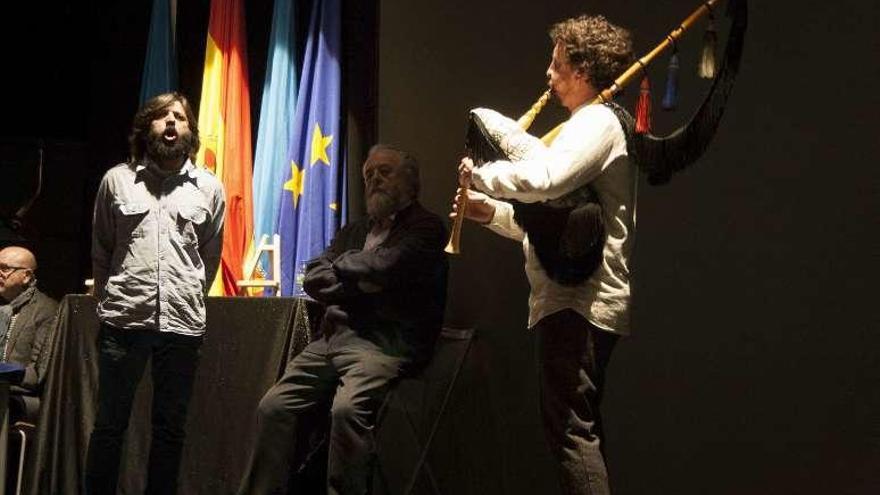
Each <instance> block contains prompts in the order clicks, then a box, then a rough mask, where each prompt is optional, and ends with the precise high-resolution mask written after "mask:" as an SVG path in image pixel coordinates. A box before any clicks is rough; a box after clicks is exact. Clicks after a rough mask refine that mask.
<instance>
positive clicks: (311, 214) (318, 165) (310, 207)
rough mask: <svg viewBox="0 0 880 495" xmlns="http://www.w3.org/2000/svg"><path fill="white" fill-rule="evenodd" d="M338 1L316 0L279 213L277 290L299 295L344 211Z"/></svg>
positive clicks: (339, 9)
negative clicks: (304, 277) (309, 268)
mask: <svg viewBox="0 0 880 495" xmlns="http://www.w3.org/2000/svg"><path fill="white" fill-rule="evenodd" d="M340 13H341V8H340V0H315V1H314V4H313V5H312V15H311V20H310V21H309V34H308V38H307V41H306V52H305V57H304V60H303V71H302V76H301V78H300V86H299V94H298V96H297V105H296V113H295V115H294V119H293V121H294V122H293V136H292V138H291V141H290V151H289V153H288V161H289V172H288V173H287V174H286V175H285V181H284V185H283V186H282V187H283V190H282V194H281V200H280V206H279V212H278V231H279V233H280V234H281V293H282V294H283V295H285V296H291V295H292V296H299V295H303V292H302V275H303V269H304V267H305V263H306V262H307V261H308V260H310V259H312V258H314V257H315V256H317V255H319V254H321V252H322V251H323V250H324V249H325V248H326V247H327V245H328V244H329V243H330V240H331V239H332V238H333V235H334V234H335V233H336V230H337V229H338V228H339V225H340V223H341V220H342V215H341V214H340V213H341V212H342V211H343V210H344V208H345V207H344V205H343V204H342V203H343V202H344V201H345V197H344V196H343V193H344V188H343V184H342V183H343V181H344V180H345V165H344V163H343V159H342V156H343V154H342V146H341V145H342V143H343V141H344V138H343V136H341V135H340V133H339V132H340V122H341V115H340V101H341V96H342V91H341V78H340V67H339V61H340V58H341V46H340V45H341V41H340V24H341V22H340Z"/></svg>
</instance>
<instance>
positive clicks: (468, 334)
mask: <svg viewBox="0 0 880 495" xmlns="http://www.w3.org/2000/svg"><path fill="white" fill-rule="evenodd" d="M473 336H474V329H472V328H467V329H455V328H443V330H442V331H441V333H440V336H439V338H438V340H437V345H436V348H435V350H434V356H433V357H432V359H431V362H430V363H428V365H427V366H426V367H425V369H424V370H422V372H421V373H419V374H418V375H415V376H412V377H407V378H403V379H401V380H400V381H398V382H397V383H396V384H395V385H394V386H393V387H392V389H391V390H390V391H389V392H388V394H387V395H386V396H385V399H384V401H383V402H382V405H381V406H380V408H379V411H378V413H377V418H376V444H377V456H376V457H377V458H376V466H375V469H374V473H373V474H374V476H373V492H372V493H373V494H375V495H380V494H386V495H398V494H404V495H410V494H411V493H413V491H414V489H415V488H416V486H417V482H418V481H419V479H420V477H419V476H420V474H421V473H424V475H425V477H427V480H428V481H427V483H428V484H429V485H430V487H431V490H432V493H434V494H435V495H439V494H440V493H441V491H440V487H439V484H438V482H437V480H436V478H435V476H434V474H433V472H432V470H431V466H430V464H429V463H428V453H429V452H430V450H431V443H432V441H433V439H434V435H435V434H436V432H437V429H438V427H439V426H440V424H441V421H442V419H443V417H444V413H445V412H446V410H447V407H448V406H449V403H450V400H451V397H452V392H453V391H454V389H455V384H456V381H457V380H458V378H459V374H460V372H461V370H462V367H463V365H464V363H465V360H466V358H467V354H468V351H469V350H470V348H471V341H472V339H473ZM309 421H313V422H315V423H316V424H315V425H314V426H315V427H316V428H317V430H320V432H319V433H316V434H314V435H313V436H312V438H309V439H305V440H304V441H305V443H306V445H307V446H306V450H307V452H308V453H307V454H306V455H305V456H304V460H303V461H302V462H300V463H299V464H298V465H299V468H298V469H297V475H296V477H295V481H294V483H295V484H296V486H297V487H298V488H299V489H300V490H303V491H308V492H309V493H324V492H323V487H324V483H325V478H326V471H325V468H326V462H327V428H329V417H327V416H324V417H319V416H315V417H314V418H311V417H310V418H309ZM322 421H323V422H322ZM389 443H390V444H392V445H393V446H394V448H393V449H392V448H384V449H383V445H388V444H389ZM391 466H394V468H393V469H391ZM400 466H405V467H403V468H400ZM401 472H403V473H405V477H403V478H401V475H400V473H401Z"/></svg>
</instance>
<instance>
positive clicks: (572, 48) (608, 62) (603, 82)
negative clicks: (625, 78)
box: [549, 15, 633, 91]
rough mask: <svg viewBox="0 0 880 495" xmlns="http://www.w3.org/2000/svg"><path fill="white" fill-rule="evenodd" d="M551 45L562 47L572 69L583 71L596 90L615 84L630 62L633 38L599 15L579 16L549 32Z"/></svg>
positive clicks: (559, 23)
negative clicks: (615, 80)
mask: <svg viewBox="0 0 880 495" xmlns="http://www.w3.org/2000/svg"><path fill="white" fill-rule="evenodd" d="M549 34H550V39H551V40H553V44H554V45H555V44H557V43H559V44H561V45H562V48H563V50H564V51H565V54H566V56H567V57H568V62H569V64H571V66H572V68H573V69H575V70H578V71H582V72H583V73H584V74H586V75H587V77H588V78H589V80H590V84H592V86H593V87H594V88H596V90H598V91H601V90H603V89H605V88H607V87H609V86H611V84H612V83H613V82H614V79H615V78H617V77H618V76H619V75H620V74H622V73H623V71H625V70H626V69H627V67H629V66H630V64H632V62H633V53H632V37H631V35H630V33H629V31H628V30H626V29H623V28H622V27H619V26H616V25H614V24H611V23H610V22H608V20H607V19H605V17H603V16H601V15H596V16H588V15H582V16H579V17H573V18H571V19H566V20H564V21H562V22H558V23H556V24H554V25H553V27H551V28H550V33H549Z"/></svg>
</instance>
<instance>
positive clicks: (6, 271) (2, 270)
mask: <svg viewBox="0 0 880 495" xmlns="http://www.w3.org/2000/svg"><path fill="white" fill-rule="evenodd" d="M18 270H30V268H28V267H26V266H11V265H4V264H2V263H0V275H3V277H8V276H10V275H12V274H13V273H15V272H16V271H18Z"/></svg>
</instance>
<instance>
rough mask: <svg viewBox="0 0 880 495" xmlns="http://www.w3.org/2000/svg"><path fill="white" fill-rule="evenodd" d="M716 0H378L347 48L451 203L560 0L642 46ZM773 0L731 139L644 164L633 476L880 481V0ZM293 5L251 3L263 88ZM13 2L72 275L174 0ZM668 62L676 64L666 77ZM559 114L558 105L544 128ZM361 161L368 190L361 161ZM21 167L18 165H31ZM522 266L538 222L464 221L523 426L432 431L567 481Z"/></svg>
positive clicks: (623, 485)
mask: <svg viewBox="0 0 880 495" xmlns="http://www.w3.org/2000/svg"><path fill="white" fill-rule="evenodd" d="M178 3H179V5H180V12H179V17H178V22H179V23H180V24H179V25H180V26H181V27H180V30H179V32H178V41H179V42H180V43H182V44H183V45H184V47H183V48H182V53H181V60H180V66H181V84H182V87H183V89H184V91H186V92H187V93H189V94H190V95H191V96H192V97H193V100H197V94H198V92H199V89H200V81H201V70H202V57H203V56H204V42H205V28H206V26H207V22H208V21H207V9H208V5H209V2H208V0H193V1H190V0H187V1H179V2H178ZM695 3H696V2H690V1H687V0H664V1H662V2H661V1H653V2H645V1H635V0H617V1H614V2H612V1H609V0H592V1H574V0H558V1H554V2H532V1H526V0H507V1H500V0H492V1H483V2H465V1H462V0H445V1H440V0H432V1H421V2H404V1H401V0H384V1H381V2H378V4H379V5H378V7H379V10H380V15H379V19H378V26H379V28H378V30H379V32H378V36H379V44H378V52H376V51H375V43H374V42H372V41H371V39H370V35H369V32H366V33H364V32H361V33H360V34H359V35H358V36H357V37H356V38H355V39H356V40H357V41H356V42H354V43H351V44H350V45H349V46H351V47H352V51H350V52H348V53H347V54H346V55H347V57H349V63H350V64H352V65H353V66H354V67H358V68H359V69H358V70H362V71H365V72H369V71H367V70H366V68H368V67H371V66H376V67H378V86H377V87H376V86H373V84H374V82H372V81H370V77H369V75H366V76H365V77H364V80H363V81H362V83H361V84H357V83H350V84H351V86H350V87H351V88H358V87H359V88H360V89H361V91H362V97H361V98H360V99H359V100H358V102H357V103H352V106H351V108H352V112H353V113H354V114H355V115H354V116H350V117H349V125H350V128H358V129H363V130H364V135H363V136H361V138H359V140H358V141H357V142H358V143H359V144H358V146H359V147H361V148H363V147H364V146H367V145H369V144H370V142H371V141H373V136H374V134H372V133H373V132H374V131H375V130H373V131H371V130H370V125H369V124H370V121H371V118H372V117H370V115H371V113H372V114H373V115H375V112H377V111H378V138H379V139H381V140H382V141H386V142H391V143H396V144H398V145H400V146H402V147H404V148H407V149H410V150H412V151H414V152H416V153H417V155H418V156H419V157H420V158H421V161H422V164H423V182H424V187H423V194H422V199H423V202H424V203H425V204H426V205H428V206H429V207H430V208H432V209H434V210H435V211H438V212H441V211H446V210H448V203H449V200H450V198H451V196H452V193H453V189H454V187H455V186H454V184H455V174H454V167H455V164H456V163H457V162H458V159H459V156H460V153H461V150H462V142H463V136H464V128H465V115H466V111H467V109H469V108H471V107H474V106H488V107H491V108H495V109H497V110H499V111H502V112H504V113H506V114H509V115H512V116H516V115H518V114H519V113H521V112H522V111H523V110H525V109H526V108H527V107H528V106H529V105H530V104H531V103H532V102H533V101H534V99H535V98H536V97H537V96H538V95H539V94H540V92H541V91H542V89H543V85H544V76H543V73H544V69H545V68H546V65H547V63H548V61H549V54H550V43H549V41H548V40H547V37H546V34H545V32H546V28H547V26H548V25H549V24H550V23H552V22H554V21H557V20H559V19H561V18H564V17H567V16H569V15H573V14H576V13H580V12H582V11H585V10H588V11H590V12H594V13H604V14H606V15H607V16H608V17H610V18H611V19H612V20H614V21H616V22H618V23H621V24H624V25H627V26H629V27H631V28H632V29H633V30H634V32H635V35H636V42H637V46H638V47H639V49H640V50H644V49H646V48H647V47H648V46H650V45H651V44H653V43H655V42H657V41H659V40H660V39H661V38H662V37H663V36H664V35H665V34H666V33H667V32H668V31H669V29H670V28H671V26H673V25H675V23H677V22H679V21H680V20H681V18H682V17H683V16H684V15H685V14H686V13H688V12H690V11H691V10H692V9H693V8H694V7H695ZM750 3H751V16H750V17H751V19H750V27H749V34H748V37H747V39H746V53H745V55H744V62H743V69H742V71H741V74H740V77H739V81H738V83H737V86H736V87H735V88H734V93H733V97H732V99H731V102H730V107H729V109H728V112H727V114H726V115H725V118H724V120H723V121H722V125H721V128H720V130H719V133H718V135H717V136H716V139H715V141H714V142H713V144H712V146H711V147H710V149H709V150H708V152H707V153H706V155H705V156H704V157H703V158H702V159H701V160H700V161H699V162H698V163H697V164H696V165H695V167H694V168H693V169H692V170H689V171H687V172H685V173H684V174H682V175H680V176H678V177H676V178H674V179H673V182H672V183H671V184H670V185H668V186H665V187H662V188H654V187H649V186H647V185H646V184H642V185H641V186H640V192H639V219H638V240H637V243H636V253H635V259H634V274H635V282H634V293H635V295H636V303H635V308H634V318H635V321H634V323H635V324H634V335H633V337H632V338H631V339H627V340H625V341H623V342H622V343H621V344H620V345H619V346H618V348H617V350H616V351H615V356H614V358H613V359H612V362H611V366H610V369H609V377H608V392H607V395H606V401H605V405H604V412H605V415H606V418H607V427H606V428H607V434H608V439H609V442H608V456H609V460H610V469H611V476H612V480H613V483H614V485H615V489H616V491H615V493H617V494H618V495H620V494H623V495H642V494H645V493H663V494H666V493H675V494H685V495H687V494H706V493H711V494H720V495H740V494H746V493H747V494H774V495H775V494H786V493H792V494H794V493H797V494H808V495H809V494H819V493H823V494H824V493H835V494H864V493H874V492H876V491H878V485H880V475H878V474H877V473H876V471H877V469H876V466H878V465H880V426H878V425H880V421H878V420H877V418H878V414H880V398H878V393H880V392H878V391H880V383H878V377H880V359H878V357H877V349H880V338H878V335H877V332H876V329H877V327H878V324H877V323H878V318H877V316H876V315H877V312H876V310H875V309H874V307H873V302H874V299H875V295H874V294H875V293H874V289H873V287H874V285H875V284H874V283H873V282H874V278H875V275H876V274H877V272H878V270H877V269H878V262H877V261H878V256H877V253H878V252H880V250H878V243H877V238H878V237H877V234H876V233H875V224H876V218H877V208H876V205H877V202H876V197H877V180H876V176H877V173H876V171H875V163H876V161H877V159H876V156H877V152H878V149H877V139H876V135H877V130H878V126H877V124H876V119H877V114H878V110H880V108H878V107H880V105H878V96H877V90H876V88H877V87H880V84H878V83H880V77H878V68H877V64H876V62H875V59H876V53H877V52H878V48H880V47H878V41H877V36H876V30H877V26H878V25H880V22H878V20H880V19H878V17H880V15H878V14H880V7H878V6H877V4H876V3H872V2H861V1H856V0H840V1H838V2H819V3H817V2H814V3H810V4H805V3H804V2H795V1H794V0H778V1H775V2H767V1H754V0H753V1H752V2H750ZM345 4H346V5H347V6H348V10H347V11H348V12H349V13H350V17H349V19H348V21H347V22H348V24H347V26H348V27H354V28H359V29H363V26H364V25H372V24H373V23H372V22H370V20H369V19H370V16H371V15H375V12H374V10H373V9H371V8H370V7H369V6H372V5H374V3H373V2H355V1H354V0H352V1H347V2H345ZM271 5H272V2H271V0H253V1H248V2H247V9H248V30H249V40H248V42H249V52H250V53H249V64H250V73H251V85H252V88H254V93H252V96H253V101H252V108H253V109H254V112H258V111H259V99H258V96H257V93H258V91H259V89H258V88H260V87H261V86H262V78H263V71H264V70H265V68H264V67H263V65H264V64H265V50H266V44H267V40H268V35H269V25H270V20H269V17H270V15H271ZM353 6H354V7H353ZM355 7H356V8H355ZM4 9H6V10H4V15H2V16H0V53H2V55H3V61H4V68H5V71H4V75H3V77H2V78H0V88H2V89H3V94H4V96H5V98H4V102H3V110H4V112H3V113H4V118H3V119H0V137H4V138H10V139H31V138H43V139H46V140H47V143H48V145H47V149H48V152H47V159H48V160H49V161H47V165H46V166H47V170H50V171H52V173H51V174H50V175H49V176H48V177H47V184H46V186H45V187H46V188H47V189H45V190H44V194H43V196H41V198H40V200H38V203H37V204H35V206H34V208H33V209H32V214H33V215H34V217H33V218H32V219H31V220H32V221H31V222H30V224H29V228H30V230H29V231H28V232H29V233H30V234H31V235H33V236H34V237H35V241H34V242H35V243H36V244H35V245H36V249H37V250H38V255H39V256H40V259H41V262H42V263H43V266H44V267H45V268H48V270H46V271H44V272H43V273H42V274H41V275H40V278H41V281H42V282H43V283H44V284H46V285H47V286H48V287H47V288H48V289H49V291H50V293H52V294H53V295H55V296H61V295H62V294H63V293H65V292H71V291H75V290H77V289H78V288H80V284H81V282H82V279H83V278H84V277H85V276H86V275H87V274H88V261H87V260H88V249H89V245H88V239H89V237H88V234H89V230H90V225H89V217H90V211H91V208H92V198H93V196H94V191H95V189H96V187H97V180H98V179H99V178H100V175H101V174H102V173H103V171H104V170H106V169H107V168H109V167H110V166H111V165H112V164H113V163H115V162H117V161H119V160H121V159H123V158H124V157H125V151H126V144H125V135H126V132H127V129H128V127H129V125H130V122H131V117H132V115H133V113H134V111H135V110H136V106H137V101H136V100H137V94H138V87H139V81H140V74H141V72H140V71H141V66H142V63H143V54H144V49H145V47H144V44H145V42H146V33H147V26H148V18H149V9H150V2H149V1H148V0H133V1H125V2H122V1H114V0H93V1H91V2H86V3H78V2H66V1H61V0H54V1H49V2H30V3H28V2H25V3H17V4H9V5H5V6H4ZM358 20H361V21H362V23H359V22H358ZM723 34H724V33H723V32H722V35H723ZM701 35H702V34H701V33H700V29H699V28H698V29H697V31H695V32H694V33H692V34H690V35H688V37H687V38H686V40H685V41H684V42H683V45H684V46H683V47H682V48H683V49H682V55H683V57H684V58H683V60H682V65H683V70H682V77H683V84H682V93H683V95H684V96H683V100H682V105H681V107H682V111H681V113H680V114H679V115H677V116H675V117H667V116H662V115H661V116H659V121H658V125H659V126H660V128H661V129H667V130H671V129H672V127H673V125H675V123H676V122H680V120H681V115H684V114H687V113H688V109H690V108H692V104H693V103H695V101H696V100H697V99H698V98H699V94H696V93H694V92H693V91H690V90H691V89H694V88H697V89H698V90H699V89H700V88H704V87H705V86H704V85H701V84H700V83H699V81H696V80H695V79H694V78H693V77H692V76H686V75H685V74H686V73H687V68H688V67H692V64H693V62H694V58H695V57H696V51H695V50H694V48H696V46H697V45H699V38H700V37H701ZM355 47H356V48H355ZM373 61H375V63H373ZM661 73H662V70H655V71H654V74H655V77H654V84H655V91H657V92H658V94H659V89H660V88H661V87H662V83H661V80H662V75H661ZM364 81H365V82H364ZM351 93H352V92H351V91H349V94H351ZM633 96H634V95H633V91H630V94H629V95H627V101H631V100H632V97H633ZM376 98H377V99H378V100H377V101H378V105H376ZM656 101H657V96H656V95H655V102H656ZM656 113H659V111H658V112H656ZM257 118H258V116H257V115H256V114H255V115H254V119H253V123H254V132H256V122H258V120H257ZM560 118H562V114H561V113H560V112H559V111H558V110H557V111H555V112H554V111H545V114H544V115H542V117H540V118H539V120H538V121H537V122H536V124H535V129H536V131H538V132H540V131H543V130H546V129H548V128H549V127H551V126H552V125H553V124H554V123H555V122H557V121H558V120H559V119H560ZM351 119H355V120H356V121H355V122H354V123H352V121H351ZM356 162H357V160H354V161H352V162H350V163H352V164H355V163H356ZM352 170H353V171H354V174H353V175H354V176H355V177H356V175H357V168H356V166H353V167H352ZM50 182H51V183H50ZM351 184H352V189H355V190H357V189H358V187H359V185H358V182H357V180H356V179H353V182H351ZM2 185H3V187H4V190H5V191H8V190H9V189H10V188H14V187H19V186H18V184H17V183H16V182H14V181H13V180H11V179H10V178H9V177H4V178H3V182H2ZM48 191H52V192H51V193H49V192H48ZM4 195H5V196H6V197H8V194H7V193H4ZM353 206H355V205H353ZM353 211H356V209H355V208H353ZM521 265H522V255H521V250H520V248H519V246H517V245H515V244H513V243H510V242H508V241H505V240H503V239H500V238H497V237H495V236H493V235H491V234H490V233H488V232H485V231H482V230H480V229H478V228H474V227H473V226H467V227H466V228H465V233H464V254H463V255H462V256H461V257H460V259H458V260H455V261H454V262H453V264H452V271H451V277H452V279H451V292H450V298H449V312H448V320H449V322H450V323H451V324H454V325H455V324H457V325H460V326H471V325H473V326H475V327H477V328H479V329H480V335H481V344H482V345H481V349H482V353H480V354H478V355H477V357H471V358H469V359H479V360H483V361H481V362H485V363H489V365H488V366H486V368H488V370H489V371H488V373H489V374H490V375H491V376H489V380H488V383H491V384H492V386H491V397H492V400H491V401H487V403H486V404H485V407H486V409H488V410H490V411H491V412H492V414H493V416H494V417H495V418H496V421H497V425H496V426H497V427H498V428H499V429H500V431H501V432H502V434H501V435H499V438H500V441H501V445H500V447H499V446H496V445H485V444H483V443H481V442H480V441H479V439H480V438H481V435H479V434H478V430H479V427H478V426H477V425H478V424H479V423H477V422H475V421H472V422H469V421H467V420H466V418H462V419H460V420H458V421H457V422H456V425H455V426H456V428H455V432H454V435H452V434H450V435H451V436H450V437H449V438H446V437H444V438H443V440H444V441H443V442H440V443H439V444H438V450H437V451H436V452H434V453H432V465H433V466H435V468H436V469H437V470H438V471H442V470H443V469H445V468H447V467H449V466H452V465H454V461H450V462H449V464H446V465H443V464H442V462H443V461H442V459H443V458H444V456H446V458H448V459H453V456H454V455H455V451H454V449H453V447H452V446H459V447H460V448H468V449H473V455H474V457H477V458H479V456H481V455H482V456H483V457H485V458H487V459H489V458H491V459H492V461H491V462H490V464H491V465H492V466H498V465H499V464H500V467H501V468H500V469H501V472H502V473H503V474H504V476H503V477H502V479H501V481H500V482H499V483H497V485H496V487H495V489H494V490H484V491H483V492H484V493H493V494H494V493H497V494H510V495H519V494H535V493H540V494H550V495H552V494H553V493H556V492H557V489H556V480H555V477H554V473H553V471H552V469H553V467H552V464H551V462H550V459H549V456H548V454H547V452H546V448H545V445H544V441H543V438H542V435H541V432H540V423H539V418H538V414H537V408H538V406H537V399H536V380H535V372H534V355H533V344H534V342H533V337H532V336H531V335H530V334H529V333H528V332H527V331H525V329H524V326H525V320H526V305H525V301H526V295H527V290H528V289H527V284H526V282H525V278H524V276H523V275H522V266H521ZM469 386H470V387H472V390H473V392H474V393H475V394H485V393H486V391H487V390H488V386H487V385H485V384H484V382H483V381H480V382H478V383H474V384H472V385H469ZM481 387H482V388H481ZM459 409H460V410H466V408H465V407H464V406H463V405H461V404H459ZM469 428H470V430H469ZM469 431H472V432H473V434H469ZM469 458H470V457H469ZM481 472H482V473H483V475H485V472H483V471H481V466H479V465H475V466H473V471H472V472H467V473H462V475H461V476H460V477H459V478H458V479H455V480H450V483H453V484H452V485H450V486H448V487H447V490H446V491H447V492H449V493H469V492H468V491H467V490H466V489H465V488H467V487H468V486H471V487H476V486H481V484H480V483H469V481H470V480H469V477H473V478H476V477H480V476H483V475H481V474H480V473H481ZM492 472H493V473H494V472H495V471H494V470H493V471H492ZM484 477H485V476H484ZM492 479H495V478H492Z"/></svg>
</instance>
